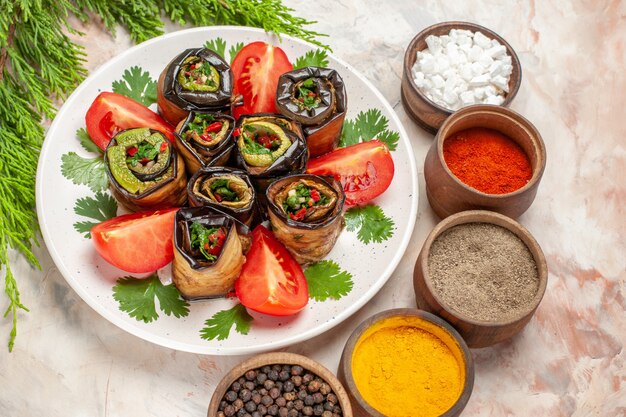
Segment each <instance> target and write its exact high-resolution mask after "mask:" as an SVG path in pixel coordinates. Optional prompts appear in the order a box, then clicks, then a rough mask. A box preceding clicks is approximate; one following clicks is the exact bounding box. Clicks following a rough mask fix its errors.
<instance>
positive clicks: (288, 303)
mask: <svg viewBox="0 0 626 417" xmlns="http://www.w3.org/2000/svg"><path fill="white" fill-rule="evenodd" d="M235 292H236V294H237V297H238V298H239V301H241V304H243V305H244V306H245V307H246V308H249V309H250V310H254V311H258V312H259V313H264V314H270V315H272V316H289V315H291V314H296V313H297V312H298V311H300V310H302V309H303V308H304V307H305V306H306V304H307V303H308V301H309V288H308V286H307V282H306V278H305V277H304V273H303V272H302V268H301V267H300V265H299V264H298V262H296V261H295V259H293V257H292V256H291V254H289V252H288V251H287V249H285V247H284V246H283V245H282V244H281V243H280V242H279V241H278V240H276V238H275V237H274V235H272V232H270V231H269V230H267V229H266V228H265V227H263V226H262V225H259V226H257V227H256V228H255V229H254V230H253V231H252V246H251V247H250V251H249V252H248V254H247V255H246V263H245V264H243V269H242V270H241V274H240V275H239V278H238V279H237V281H235Z"/></svg>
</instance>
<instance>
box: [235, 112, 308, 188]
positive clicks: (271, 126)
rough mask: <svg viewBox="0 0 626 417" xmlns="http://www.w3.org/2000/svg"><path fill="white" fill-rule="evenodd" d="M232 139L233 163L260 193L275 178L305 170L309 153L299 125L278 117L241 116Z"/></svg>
mask: <svg viewBox="0 0 626 417" xmlns="http://www.w3.org/2000/svg"><path fill="white" fill-rule="evenodd" d="M235 137H236V144H237V147H236V153H235V155H236V164H237V166H238V167H239V168H241V169H243V170H245V171H246V172H247V173H248V175H249V176H250V180H251V181H252V183H253V184H254V185H255V186H256V187H257V190H259V191H261V192H263V193H264V192H265V189H266V188H267V186H268V185H269V184H270V183H271V182H272V181H274V179H276V178H278V177H282V176H285V175H288V174H294V173H303V172H304V171H305V170H306V163H307V161H308V150H307V147H306V142H305V140H304V137H303V135H302V129H301V128H300V124H299V123H298V122H295V121H293V120H290V119H288V118H287V117H285V116H281V115H278V114H266V113H259V114H252V115H243V116H241V117H240V118H239V122H238V123H237V130H236V131H235ZM263 195H264V194H263Z"/></svg>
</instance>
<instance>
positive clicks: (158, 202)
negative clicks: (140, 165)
mask: <svg viewBox="0 0 626 417" xmlns="http://www.w3.org/2000/svg"><path fill="white" fill-rule="evenodd" d="M128 130H132V129H125V130H122V131H120V132H118V133H117V134H116V136H117V135H119V134H120V133H122V132H126V131H128ZM150 133H158V134H161V135H162V136H163V140H165V141H168V139H167V137H166V136H165V135H163V134H162V133H161V132H159V131H158V130H154V129H150ZM168 142H169V141H168ZM116 145H117V141H116V140H115V136H113V138H112V139H111V141H110V142H109V144H108V146H107V149H109V147H111V146H116ZM170 152H171V153H170V162H169V163H170V164H171V165H172V166H173V167H174V170H173V175H172V176H171V177H169V178H167V179H165V180H163V181H161V182H160V183H159V184H158V185H157V186H155V187H153V188H150V189H148V190H146V191H144V192H143V193H140V194H133V193H130V192H128V191H127V190H126V189H125V188H124V187H122V186H121V185H120V184H119V183H118V182H117V180H116V179H115V178H114V177H113V174H112V173H111V169H110V168H109V160H108V157H107V152H106V151H105V152H104V166H105V168H106V171H107V176H108V178H109V188H110V189H111V193H112V194H113V197H115V199H116V200H117V201H118V202H120V203H121V204H122V205H123V206H124V207H126V208H127V209H128V210H130V211H144V210H157V209H163V208H169V207H180V206H182V205H184V204H185V202H186V201H187V192H186V191H187V175H185V163H184V162H183V158H182V157H181V156H180V154H179V153H178V152H176V147H175V146H171V149H170Z"/></svg>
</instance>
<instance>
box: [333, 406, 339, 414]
mask: <svg viewBox="0 0 626 417" xmlns="http://www.w3.org/2000/svg"><path fill="white" fill-rule="evenodd" d="M333 413H336V414H341V407H339V406H338V405H336V406H334V407H333Z"/></svg>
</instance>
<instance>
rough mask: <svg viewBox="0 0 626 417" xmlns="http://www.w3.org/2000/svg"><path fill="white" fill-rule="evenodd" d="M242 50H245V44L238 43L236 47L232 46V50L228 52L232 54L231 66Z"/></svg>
mask: <svg viewBox="0 0 626 417" xmlns="http://www.w3.org/2000/svg"><path fill="white" fill-rule="evenodd" d="M241 48H243V42H237V43H236V44H235V45H233V46H231V47H230V49H229V50H228V53H229V54H230V63H231V64H232V63H233V61H234V60H235V57H236V56H237V54H238V53H239V51H241Z"/></svg>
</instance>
